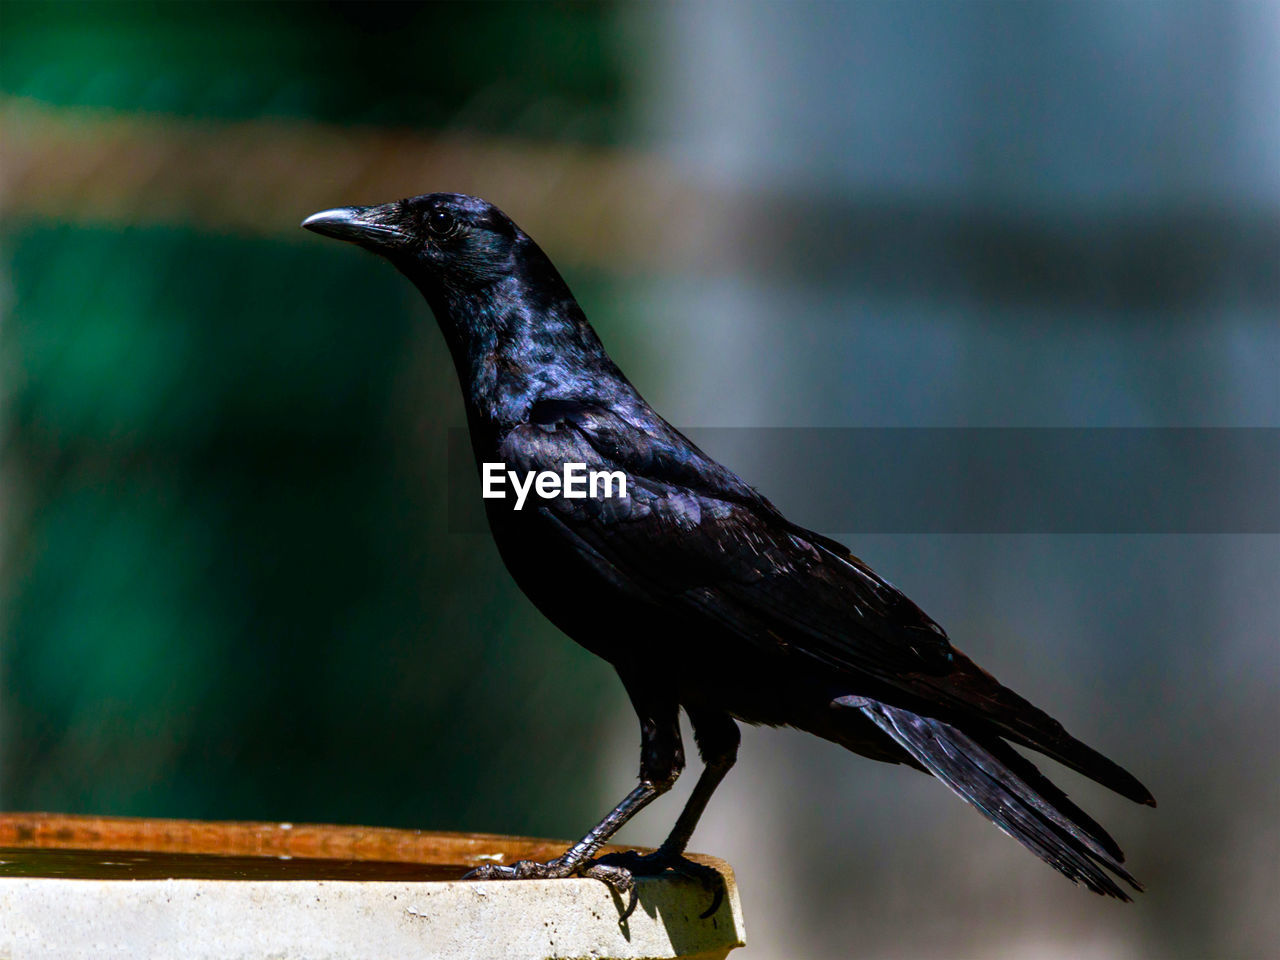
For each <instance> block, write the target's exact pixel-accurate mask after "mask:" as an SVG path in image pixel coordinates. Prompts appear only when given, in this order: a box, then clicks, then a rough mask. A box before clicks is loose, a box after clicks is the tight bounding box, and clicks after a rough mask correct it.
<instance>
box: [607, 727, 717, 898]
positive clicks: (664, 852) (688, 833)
mask: <svg viewBox="0 0 1280 960" xmlns="http://www.w3.org/2000/svg"><path fill="white" fill-rule="evenodd" d="M689 720H690V721H691V722H692V723H693V737H694V739H695V740H696V741H697V743H698V753H699V755H700V756H701V757H702V760H703V763H704V764H705V766H704V767H703V770H702V774H701V775H700V776H699V777H698V782H697V784H696V785H695V786H694V788H693V793H692V794H690V795H689V800H688V802H687V803H685V805H684V809H683V810H681V811H680V816H679V818H678V819H677V820H676V825H675V826H674V827H672V828H671V833H669V834H668V835H667V839H666V840H664V841H663V842H662V846H660V847H659V848H658V849H657V850H655V851H654V852H653V853H650V854H647V855H644V856H641V855H640V854H637V853H635V852H633V851H629V852H627V853H615V854H610V855H609V856H607V857H602V858H601V859H600V860H599V861H598V864H599V865H601V866H616V867H621V868H624V869H626V870H627V871H628V872H629V873H631V874H632V875H639V876H652V875H655V874H658V873H662V872H663V871H665V870H674V871H675V872H677V873H683V874H685V875H687V876H691V877H693V878H695V879H697V880H699V881H700V882H701V883H703V884H704V885H705V886H707V887H709V888H710V889H712V891H713V894H714V895H713V898H712V901H711V906H710V907H709V908H708V909H707V910H706V912H704V913H703V914H702V916H703V917H704V918H706V917H709V916H711V915H712V914H714V913H715V912H716V910H718V909H719V907H720V903H721V901H722V900H723V899H724V881H723V879H722V878H721V877H720V874H718V873H717V872H716V871H715V870H712V869H711V868H710V867H707V866H704V865H702V864H700V863H694V862H693V861H692V860H688V859H686V858H685V856H684V851H685V848H686V847H688V845H689V838H690V837H692V836H693V831H694V828H695V827H697V825H698V820H699V819H701V817H702V813H703V811H704V810H706V808H707V801H709V800H710V799H711V795H712V794H713V793H715V791H716V787H718V786H720V781H722V780H723V779H724V778H725V774H727V773H728V772H729V770H730V768H732V767H733V765H734V763H735V762H736V761H737V759H738V743H739V741H740V740H741V736H740V734H739V733H738V725H737V724H736V723H734V721H733V718H732V717H730V716H728V715H727V714H722V713H710V714H705V713H702V712H700V711H695V710H690V711H689Z"/></svg>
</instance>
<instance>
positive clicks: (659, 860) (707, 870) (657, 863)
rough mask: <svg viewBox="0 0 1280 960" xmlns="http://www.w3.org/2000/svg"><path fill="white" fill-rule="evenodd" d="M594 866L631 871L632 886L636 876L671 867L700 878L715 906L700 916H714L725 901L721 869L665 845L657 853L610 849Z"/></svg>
mask: <svg viewBox="0 0 1280 960" xmlns="http://www.w3.org/2000/svg"><path fill="white" fill-rule="evenodd" d="M593 867H595V868H598V867H607V868H612V869H614V870H618V871H620V872H623V873H625V874H627V876H628V878H629V879H628V889H630V886H631V885H632V884H634V883H635V880H634V878H635V877H656V876H659V875H660V874H663V873H665V872H666V871H668V870H670V871H671V872H672V873H675V874H677V875H679V876H683V877H688V878H689V879H690V880H696V881H697V882H698V883H700V884H701V885H702V887H703V889H705V890H706V891H707V892H709V893H710V894H711V906H710V907H708V908H707V909H706V910H705V911H704V912H703V913H701V914H699V919H702V920H706V919H707V918H708V917H710V916H713V915H714V914H715V912H716V911H717V910H719V909H720V904H722V903H724V878H723V877H722V876H720V874H719V872H718V871H716V870H714V869H712V868H711V867H708V866H706V865H704V864H701V863H695V862H694V861H692V860H690V859H688V858H687V857H685V856H683V855H682V854H678V853H667V852H665V851H663V850H661V849H659V850H655V851H654V852H653V853H645V854H641V853H637V852H636V851H634V850H624V851H622V852H620V853H610V854H608V855H607V856H603V857H601V858H600V859H599V860H596V861H595V862H594V864H593Z"/></svg>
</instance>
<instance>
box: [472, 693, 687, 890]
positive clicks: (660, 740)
mask: <svg viewBox="0 0 1280 960" xmlns="http://www.w3.org/2000/svg"><path fill="white" fill-rule="evenodd" d="M628 692H631V693H632V697H631V700H632V703H633V704H634V705H635V707H636V712H637V713H638V714H639V715H640V783H639V785H637V786H636V788H635V789H634V790H632V791H631V792H630V793H629V794H627V795H626V797H624V798H623V799H622V802H621V803H619V804H618V805H617V806H616V807H614V808H613V809H612V810H610V811H609V812H608V813H607V814H605V817H604V819H603V820H601V821H600V822H599V823H598V824H596V825H595V826H594V827H592V828H591V829H590V830H589V831H587V833H586V835H585V836H584V837H583V838H582V839H581V840H579V841H578V842H577V843H575V844H574V845H573V846H572V847H570V848H569V849H568V850H566V851H565V852H564V853H563V854H562V855H561V856H559V857H556V859H554V860H551V861H548V862H547V863H538V862H536V861H533V860H519V861H517V862H516V863H513V864H510V865H509V866H507V865H502V864H493V863H487V864H485V865H484V866H482V867H477V868H476V869H475V870H472V871H471V872H470V873H468V874H467V875H466V876H465V877H463V879H464V880H526V879H532V880H544V879H560V878H562V877H571V876H575V875H581V876H586V877H594V878H596V879H598V880H604V881H605V882H607V883H609V884H610V885H611V886H613V887H614V888H615V889H617V890H619V891H621V892H626V891H627V890H629V889H630V888H631V886H632V878H631V874H630V872H629V871H627V870H625V869H623V868H621V867H616V866H612V865H609V864H604V863H595V862H593V861H592V859H591V858H592V857H594V856H595V854H596V851H597V850H599V849H600V847H601V846H603V845H604V843H605V842H606V841H608V839H609V838H610V837H612V836H613V835H614V834H615V833H617V832H618V830H619V829H620V828H621V827H622V825H623V824H624V823H626V822H627V821H628V820H630V819H631V818H632V817H633V816H635V815H636V814H637V813H639V812H640V811H641V810H643V809H644V808H645V807H646V806H647V805H648V804H649V803H650V802H652V801H653V800H654V799H655V798H657V797H660V796H661V795H662V794H664V793H666V792H667V791H668V790H670V789H671V785H672V784H673V783H675V782H676V778H677V777H678V776H680V771H681V770H682V769H684V747H683V745H682V744H681V742H680V719H679V716H680V714H679V707H678V705H677V704H676V703H675V701H674V700H665V699H662V700H654V699H643V700H642V699H639V698H638V697H637V695H636V694H635V693H634V692H632V691H631V690H630V688H629V689H628Z"/></svg>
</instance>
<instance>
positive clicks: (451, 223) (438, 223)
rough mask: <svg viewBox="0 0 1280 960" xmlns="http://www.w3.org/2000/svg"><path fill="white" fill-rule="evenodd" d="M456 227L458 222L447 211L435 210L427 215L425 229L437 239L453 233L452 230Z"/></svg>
mask: <svg viewBox="0 0 1280 960" xmlns="http://www.w3.org/2000/svg"><path fill="white" fill-rule="evenodd" d="M457 225H458V221H457V220H455V219H454V216H453V214H452V213H450V212H449V211H448V210H442V209H440V208H436V209H435V210H432V211H431V212H430V213H428V214H427V229H428V230H429V231H430V232H431V235H432V236H434V237H436V238H437V239H439V238H441V237H447V236H448V235H449V234H451V233H453V228H454V227H456V226H457Z"/></svg>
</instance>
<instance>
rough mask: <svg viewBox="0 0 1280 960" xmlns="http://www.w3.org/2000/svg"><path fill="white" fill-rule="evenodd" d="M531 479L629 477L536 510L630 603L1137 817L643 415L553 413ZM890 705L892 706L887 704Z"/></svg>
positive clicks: (1068, 745)
mask: <svg viewBox="0 0 1280 960" xmlns="http://www.w3.org/2000/svg"><path fill="white" fill-rule="evenodd" d="M501 452H502V455H503V458H504V459H505V460H506V461H507V462H508V463H509V464H512V465H515V466H517V467H519V468H520V469H523V470H555V471H557V472H558V471H559V470H560V469H562V466H563V464H564V463H566V462H574V463H584V464H585V465H586V468H587V470H588V471H592V470H607V471H617V470H620V471H622V472H623V473H624V474H625V475H626V477H627V496H626V497H625V498H612V499H604V498H590V497H589V498H586V499H577V500H569V499H557V500H550V501H546V502H545V503H544V504H543V505H542V507H541V509H543V510H545V511H546V512H547V515H548V516H550V517H552V518H554V520H555V521H557V523H556V527H557V529H558V530H559V531H561V532H562V533H563V534H564V535H565V536H567V537H569V538H571V539H572V541H573V543H574V545H575V547H576V548H577V549H578V550H579V551H580V552H581V553H582V554H583V555H584V556H586V557H588V559H589V560H590V562H592V563H593V564H594V565H595V567H596V569H598V570H600V571H601V572H602V574H603V575H605V576H607V577H609V578H610V579H611V580H612V581H613V582H614V583H616V584H617V585H618V586H619V587H620V588H621V589H624V590H630V591H640V592H641V593H642V594H643V599H645V600H647V601H649V602H653V603H656V604H659V605H668V604H677V605H683V606H685V607H686V608H689V609H692V610H694V611H696V612H698V613H700V614H702V615H703V616H707V617H710V618H711V619H713V620H715V621H717V622H719V623H720V624H722V625H723V626H724V627H726V628H727V629H728V630H730V631H731V632H732V633H734V634H735V635H737V636H740V637H742V638H743V640H744V641H746V642H750V643H753V644H756V645H757V646H760V647H763V648H765V649H768V650H771V651H774V652H777V653H779V654H783V655H787V656H798V657H802V658H807V659H808V660H809V661H810V662H812V663H814V664H816V665H821V666H824V667H826V668H828V669H830V670H833V671H834V672H835V673H836V674H837V675H840V674H843V675H845V676H847V677H848V679H849V681H850V685H851V689H856V688H857V686H858V683H859V680H862V681H864V682H865V680H866V679H867V678H872V679H874V680H875V681H878V682H879V683H880V684H881V685H882V689H883V688H884V687H887V688H889V690H896V691H899V693H900V695H901V696H900V697H896V698H895V697H893V695H892V694H888V696H889V698H890V699H899V700H900V705H902V706H906V707H909V708H912V709H916V710H919V709H921V708H922V707H923V708H925V709H928V710H929V712H930V713H931V714H934V715H937V716H940V717H941V718H943V719H946V720H948V721H949V722H952V723H961V724H963V723H966V722H970V723H972V722H978V723H983V724H986V725H988V726H989V727H990V728H994V732H997V733H998V734H999V735H1002V736H1006V737H1009V738H1010V739H1012V740H1014V741H1016V742H1018V743H1022V744H1024V745H1026V746H1030V747H1033V748H1034V749H1037V750H1039V751H1041V752H1043V753H1045V754H1047V755H1048V756H1051V757H1053V758H1054V759H1056V760H1059V761H1060V762H1063V763H1065V764H1067V765H1068V766H1071V767H1073V768H1074V769H1076V770H1079V771H1080V772H1081V773H1084V774H1085V775H1086V776H1089V777H1091V778H1093V779H1095V780H1097V781H1098V782H1100V783H1102V784H1104V785H1106V786H1108V787H1110V788H1111V789H1113V790H1116V791H1117V792H1119V793H1121V794H1123V795H1125V796H1127V797H1130V798H1131V799H1133V800H1136V801H1137V802H1140V803H1153V802H1154V801H1152V799H1151V795H1150V793H1148V792H1147V790H1146V788H1144V787H1143V786H1142V785H1141V784H1140V783H1139V782H1138V781H1137V780H1136V779H1135V778H1133V777H1132V776H1131V775H1130V774H1128V773H1127V772H1126V771H1124V770H1123V769H1122V768H1121V767H1119V766H1118V765H1117V764H1115V763H1113V762H1112V761H1110V760H1108V759H1107V758H1105V757H1103V756H1102V755H1101V754H1099V753H1097V752H1096V751H1094V750H1092V749H1091V748H1089V747H1088V746H1086V745H1085V744H1083V743H1081V742H1080V741H1078V740H1076V739H1075V738H1074V737H1071V736H1070V735H1069V734H1068V733H1067V732H1066V730H1064V729H1063V727H1062V725H1061V724H1059V723H1058V722H1057V721H1056V720H1054V719H1053V718H1051V717H1050V716H1049V715H1048V714H1046V713H1044V712H1043V711H1042V710H1040V709H1038V708H1037V707H1035V706H1033V705H1032V704H1031V703H1029V702H1028V701H1027V700H1025V699H1024V698H1022V697H1021V696H1019V695H1018V694H1016V693H1014V692H1013V691H1012V690H1010V689H1008V688H1007V687H1005V686H1003V685H1002V684H1000V683H999V682H998V681H997V680H996V679H995V678H994V677H992V676H991V675H990V674H988V673H987V672H986V671H984V670H982V669H981V668H979V667H978V666H977V665H976V664H974V663H973V661H971V660H970V659H969V658H968V657H966V656H965V655H964V654H963V653H962V652H960V651H959V650H956V649H955V648H954V647H953V646H952V645H951V643H950V641H949V640H948V638H947V635H946V633H945V632H944V631H943V629H942V628H941V627H940V626H938V624H936V623H935V622H934V621H933V620H932V619H930V618H929V617H928V616H927V615H926V614H925V613H924V612H923V611H922V610H921V609H920V608H919V607H917V606H916V605H915V604H914V603H913V602H912V601H911V600H910V599H908V598H907V597H906V596H905V595H904V594H903V593H901V592H900V591H899V590H898V589H897V588H895V587H894V586H893V585H892V584H890V583H889V582H888V581H886V580H884V579H883V578H881V577H880V576H878V575H877V574H876V573H875V572H874V571H873V570H872V569H871V568H870V567H869V566H867V565H866V564H865V563H863V562H862V561H861V560H859V559H858V558H857V557H855V556H853V554H851V553H850V552H849V550H848V549H847V548H845V547H844V546H843V545H842V544H840V543H838V542H836V541H834V540H830V539H828V538H826V537H823V536H820V535H818V534H815V533H813V532H811V531H808V530H805V529H804V528H802V527H799V526H797V525H795V524H792V523H791V522H790V521H788V520H787V519H786V518H785V517H783V516H782V515H781V514H780V513H779V512H778V510H777V509H776V508H775V507H774V506H773V505H772V504H771V503H770V502H769V501H768V500H766V499H765V498H764V497H763V496H761V495H760V494H759V493H757V492H756V491H755V490H754V489H753V488H752V487H750V486H749V485H747V484H746V483H744V482H743V481H742V480H741V479H740V478H738V477H737V476H736V475H735V474H734V473H732V472H731V471H729V470H728V469H726V468H725V467H723V466H722V465H720V464H719V463H717V462H716V461H714V460H712V459H711V458H710V457H708V456H706V454H704V453H703V452H702V451H701V450H699V449H698V448H697V447H696V446H695V445H694V444H693V443H691V442H690V441H689V440H688V439H687V438H685V437H684V436H683V435H682V434H680V433H679V432H678V431H676V430H675V429H674V428H673V427H671V426H670V425H669V424H667V423H666V422H665V421H663V420H661V419H660V418H658V417H657V416H656V415H654V414H652V413H649V412H648V411H638V412H637V413H636V414H634V415H626V414H623V413H619V412H617V411H616V410H614V409H612V408H610V407H607V406H603V405H598V404H594V403H589V402H582V401H577V400H542V401H539V403H537V404H535V406H534V409H533V412H532V414H531V417H530V422H529V423H526V424H522V425H521V426H519V427H517V428H516V429H514V430H513V431H511V432H510V433H509V434H508V435H507V436H506V438H505V439H504V440H503V442H502V444H501ZM881 696H886V694H885V693H882V694H881Z"/></svg>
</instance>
